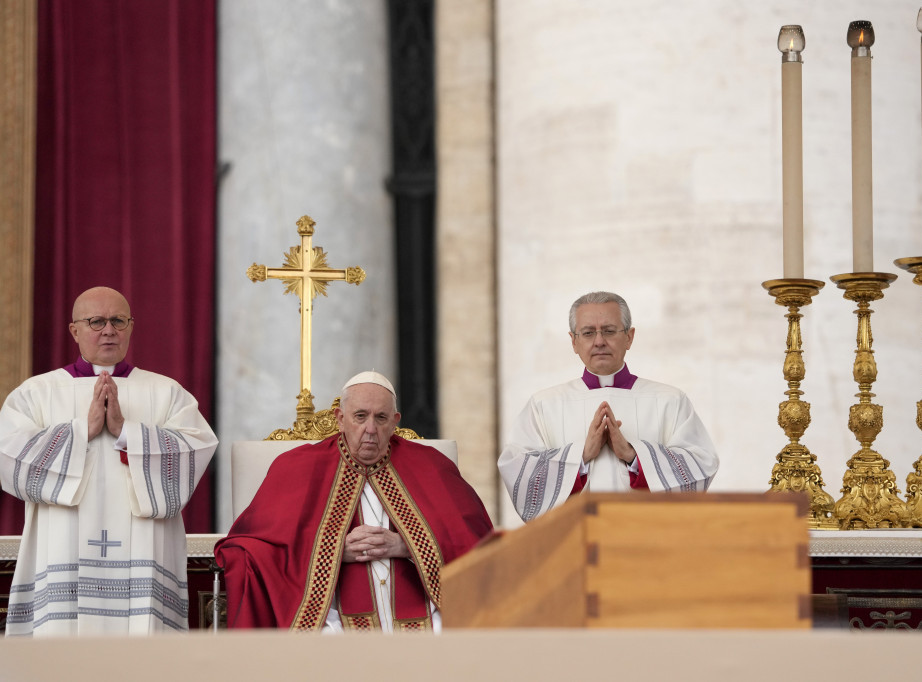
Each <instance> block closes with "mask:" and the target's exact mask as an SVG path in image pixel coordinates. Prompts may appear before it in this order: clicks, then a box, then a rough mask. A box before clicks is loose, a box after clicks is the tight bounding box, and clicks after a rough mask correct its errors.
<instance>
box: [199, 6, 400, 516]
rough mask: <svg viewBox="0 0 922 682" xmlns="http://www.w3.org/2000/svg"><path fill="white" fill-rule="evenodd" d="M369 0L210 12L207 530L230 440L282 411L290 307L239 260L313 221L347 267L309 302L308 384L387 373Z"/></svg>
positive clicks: (291, 354) (291, 375)
mask: <svg viewBox="0 0 922 682" xmlns="http://www.w3.org/2000/svg"><path fill="white" fill-rule="evenodd" d="M385 10H386V8H385V5H384V3H383V2H351V1H348V0H312V1H311V2H297V1H295V0H276V1H273V2H258V3H257V2H249V1H247V0H223V1H222V2H221V3H220V5H219V31H220V33H219V35H220V50H219V59H220V66H219V93H220V94H219V99H220V101H219V117H220V122H219V155H220V161H221V163H222V164H225V169H224V171H223V177H222V180H221V183H220V190H219V197H218V201H219V234H220V242H219V246H218V258H219V263H220V265H219V273H218V339H217V347H218V357H217V362H218V379H217V396H218V398H217V400H218V403H217V415H218V436H219V438H220V439H221V445H220V447H219V451H218V457H217V461H216V465H217V467H218V479H219V488H220V489H221V491H222V495H221V497H222V499H221V500H220V501H219V515H218V516H219V523H218V526H219V527H218V530H219V531H221V532H223V531H225V530H226V529H227V528H228V527H229V526H230V522H231V518H230V501H229V498H228V495H227V494H226V491H227V490H229V481H230V478H229V474H230V472H229V456H230V446H231V443H233V442H234V441H236V440H260V439H262V438H265V437H266V436H267V435H268V434H269V433H270V432H271V431H273V430H274V429H277V428H288V427H290V426H291V423H292V422H293V421H294V419H295V402H296V400H295V399H296V397H297V395H298V392H299V391H300V380H299V368H300V365H299V347H300V331H299V330H300V321H299V302H298V299H297V297H295V296H294V295H283V291H284V286H283V284H282V283H281V282H279V281H277V280H272V281H268V282H261V283H255V284H254V283H252V282H250V280H249V279H247V276H246V269H247V267H248V266H249V265H250V264H252V263H254V262H256V263H260V264H265V265H267V266H270V267H278V266H281V265H282V264H283V254H284V253H286V252H287V251H288V249H289V247H291V246H294V245H296V244H299V243H300V238H299V237H298V234H297V228H296V225H295V223H296V222H297V220H298V218H300V217H301V216H302V215H304V214H307V215H310V216H311V217H312V218H313V219H314V220H315V221H316V223H317V225H316V228H315V229H316V233H315V235H314V239H313V243H314V246H321V247H323V248H324V250H325V251H326V253H327V256H328V263H329V265H330V267H333V268H345V267H347V266H352V265H358V266H361V267H362V268H364V269H365V271H366V273H367V279H366V280H365V282H364V283H363V284H361V285H360V286H359V287H357V288H356V287H355V286H353V285H347V284H345V283H343V282H334V283H332V284H330V285H329V287H328V290H327V296H326V297H323V296H318V297H317V298H316V299H315V300H314V313H313V348H312V359H313V366H312V384H311V388H312V391H313V394H314V396H315V398H316V400H315V405H316V408H317V409H318V410H319V409H324V408H328V407H329V406H330V403H331V401H332V400H333V399H334V398H335V397H336V396H338V395H339V394H340V388H341V387H342V384H343V383H344V381H345V380H346V379H347V378H348V377H350V376H351V375H353V374H354V373H356V372H359V371H362V370H365V369H370V368H375V369H377V370H378V371H381V372H383V373H385V374H389V375H391V376H393V375H394V371H395V369H396V325H395V322H394V311H395V303H394V300H395V293H394V286H395V285H394V266H393V259H394V253H393V235H392V229H393V227H392V225H393V218H392V208H391V201H390V199H389V197H388V196H387V193H386V191H385V188H384V182H385V179H386V177H387V175H388V173H389V172H390V141H389V140H390V130H389V103H388V86H387V83H388V77H387V21H386V12H385Z"/></svg>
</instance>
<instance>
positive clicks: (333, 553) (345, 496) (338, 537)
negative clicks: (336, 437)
mask: <svg viewBox="0 0 922 682" xmlns="http://www.w3.org/2000/svg"><path fill="white" fill-rule="evenodd" d="M342 440H343V439H342V437H340V441H342ZM364 485H365V477H364V476H363V475H362V474H360V473H359V472H358V471H356V470H355V469H354V468H352V467H349V466H346V464H345V462H344V461H343V460H342V459H340V461H339V464H338V466H337V469H336V477H335V479H334V482H333V486H332V490H331V491H330V496H329V498H328V499H327V506H326V509H325V510H324V513H323V519H321V521H320V527H319V528H318V529H317V535H316V537H315V538H314V548H313V550H312V552H311V562H310V566H309V567H308V575H307V578H306V580H305V588H304V596H303V598H302V599H301V605H300V606H299V607H298V611H297V613H296V614H295V618H294V621H293V622H292V624H291V629H292V630H296V631H301V630H319V629H320V628H321V627H323V624H324V620H325V619H326V615H327V613H328V612H329V610H330V605H331V604H332V602H333V595H334V593H335V592H336V583H337V582H338V579H339V567H340V563H341V561H342V555H343V545H344V543H345V537H346V533H347V532H348V530H349V526H350V524H351V523H352V518H353V516H354V515H355V508H356V506H357V505H358V501H359V498H360V496H361V493H362V487H363V486H364Z"/></svg>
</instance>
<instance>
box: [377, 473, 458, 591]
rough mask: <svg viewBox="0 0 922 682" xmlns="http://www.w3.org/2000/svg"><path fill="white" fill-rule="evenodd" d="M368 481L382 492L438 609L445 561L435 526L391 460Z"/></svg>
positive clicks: (386, 506)
mask: <svg viewBox="0 0 922 682" xmlns="http://www.w3.org/2000/svg"><path fill="white" fill-rule="evenodd" d="M368 482H369V483H371V485H372V487H373V488H374V489H375V492H377V493H378V497H379V498H380V499H381V502H382V503H383V504H384V508H385V509H386V511H387V515H388V516H390V517H391V520H392V521H393V522H394V524H395V525H396V526H397V530H398V532H399V533H400V535H401V536H402V537H403V539H404V541H405V542H406V543H407V547H408V548H409V550H410V554H411V555H412V557H413V561H414V563H415V564H416V568H417V570H418V571H419V574H420V578H421V579H422V582H423V587H424V588H425V590H426V594H428V595H429V598H430V599H431V600H432V602H433V603H434V604H435V605H436V607H437V608H438V607H439V606H440V604H441V582H440V578H439V575H440V571H441V569H442V564H443V563H444V560H443V559H442V551H441V550H440V549H439V543H438V542H436V539H435V535H434V534H433V532H432V529H431V528H430V527H429V524H428V523H426V520H425V519H424V518H423V515H422V514H421V513H420V511H419V509H418V508H417V507H416V503H415V502H413V500H412V498H410V496H409V495H408V494H407V491H406V488H404V486H403V481H401V480H400V476H398V475H397V472H396V471H395V470H394V467H393V465H392V464H391V463H390V461H388V463H387V466H386V467H384V468H383V469H380V470H379V471H378V472H377V473H375V474H374V475H373V476H369V478H368Z"/></svg>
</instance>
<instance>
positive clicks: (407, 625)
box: [394, 604, 432, 632]
mask: <svg viewBox="0 0 922 682" xmlns="http://www.w3.org/2000/svg"><path fill="white" fill-rule="evenodd" d="M428 610H429V605H428V604H426V611H428ZM431 631H432V616H431V614H430V615H429V616H427V617H426V618H412V619H410V618H408V619H407V620H396V619H394V632H431Z"/></svg>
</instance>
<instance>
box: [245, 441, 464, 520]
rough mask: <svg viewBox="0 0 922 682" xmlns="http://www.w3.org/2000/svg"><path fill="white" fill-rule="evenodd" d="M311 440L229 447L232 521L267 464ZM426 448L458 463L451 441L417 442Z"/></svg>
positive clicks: (247, 501) (259, 481)
mask: <svg viewBox="0 0 922 682" xmlns="http://www.w3.org/2000/svg"><path fill="white" fill-rule="evenodd" d="M316 442H317V441H310V440H307V441H305V440H241V441H236V442H235V443H234V444H233V445H232V446H231V509H232V511H233V514H234V519H236V518H237V517H238V516H240V513H241V512H242V511H243V510H244V509H246V508H247V507H248V506H249V505H250V502H251V501H252V500H253V496H254V495H256V491H257V490H259V486H260V485H262V482H263V480H264V479H265V478H266V473H267V472H268V471H269V465H270V464H272V462H273V461H274V460H275V458H276V457H278V456H279V455H280V454H282V453H283V452H288V451H289V450H293V449H294V448H296V447H299V446H301V445H304V444H305V443H316ZM416 442H418V443H422V444H424V445H429V446H431V447H433V448H435V449H436V450H438V451H439V452H441V453H442V454H443V455H445V456H446V457H448V459H450V460H451V461H452V462H454V463H455V464H457V463H458V443H457V441H453V440H429V439H425V438H423V439H420V440H418V441H416Z"/></svg>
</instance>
